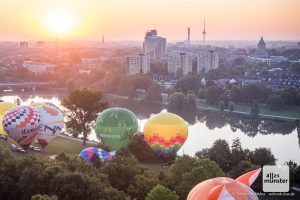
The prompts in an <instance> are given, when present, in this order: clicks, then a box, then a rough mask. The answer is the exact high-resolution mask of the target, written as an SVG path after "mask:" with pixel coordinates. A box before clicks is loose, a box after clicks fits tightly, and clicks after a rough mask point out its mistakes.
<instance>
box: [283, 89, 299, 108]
mask: <svg viewBox="0 0 300 200" xmlns="http://www.w3.org/2000/svg"><path fill="white" fill-rule="evenodd" d="M280 97H281V99H282V100H283V102H284V104H285V105H287V106H293V105H297V92H296V90H295V89H294V88H288V89H285V90H283V91H282V92H281V93H280Z"/></svg>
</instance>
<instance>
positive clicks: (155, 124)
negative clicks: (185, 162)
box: [144, 112, 188, 157]
mask: <svg viewBox="0 0 300 200" xmlns="http://www.w3.org/2000/svg"><path fill="white" fill-rule="evenodd" d="M187 136H188V125H187V123H186V122H185V121H184V120H183V119H182V118H181V117H179V116H178V115H175V114H173V113H169V112H161V113H158V114H156V115H153V116H151V117H150V118H149V119H148V120H147V122H146V124H145V126H144V138H145V140H146V142H147V143H148V144H149V145H150V147H151V148H152V149H153V150H154V151H155V152H157V153H159V154H161V155H162V156H164V157H168V156H170V155H172V154H176V152H177V151H178V150H179V149H180V148H181V146H182V145H183V144H184V142H185V140H186V138H187Z"/></svg>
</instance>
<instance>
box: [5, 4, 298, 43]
mask: <svg viewBox="0 0 300 200" xmlns="http://www.w3.org/2000/svg"><path fill="white" fill-rule="evenodd" d="M0 3H1V8H0V13H1V14H0V16H1V18H0V27H1V32H0V39H1V40H2V41H3V40H52V39H54V38H60V39H62V40H100V39H101V38H99V34H104V35H105V38H106V40H107V41H111V40H139V41H141V40H143V36H144V34H145V32H146V31H147V30H151V29H157V31H158V33H159V35H161V36H162V37H166V38H167V39H168V40H181V41H182V40H186V39H187V34H186V30H187V28H188V27H190V30H191V31H190V35H191V42H193V41H201V40H202V37H203V35H202V31H203V20H204V18H205V21H206V31H207V34H206V40H207V41H211V40H257V38H259V37H260V36H263V37H264V38H266V39H267V40H299V39H300V13H299V12H298V8H299V7H300V2H299V1H297V0H287V1H280V0H273V1H271V0H261V1H250V0H246V1H243V2H241V1H237V0H228V1H226V2H225V1H217V0H212V1H202V0H201V1H195V0H187V1H184V2H182V1H170V0H166V1H158V0H153V1H142V2H141V1H138V0H127V1H114V2H110V1H104V0H90V1H88V2H87V1H83V0H79V1H76V2H74V1H70V0H65V1H58V0H53V1H38V0H27V1H26V2H25V1H20V0H12V1H9V2H8V1H4V0H0ZM12 10H14V12H12ZM57 24H58V25H57Z"/></svg>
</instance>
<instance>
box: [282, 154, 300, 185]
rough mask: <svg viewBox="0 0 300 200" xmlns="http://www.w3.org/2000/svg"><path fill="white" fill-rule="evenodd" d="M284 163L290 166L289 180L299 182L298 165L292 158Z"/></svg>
mask: <svg viewBox="0 0 300 200" xmlns="http://www.w3.org/2000/svg"><path fill="white" fill-rule="evenodd" d="M285 165H287V166H289V168H290V177H291V180H290V182H291V183H292V184H293V183H297V184H299V183H300V165H298V164H297V163H295V162H294V161H293V160H290V161H288V162H286V163H285Z"/></svg>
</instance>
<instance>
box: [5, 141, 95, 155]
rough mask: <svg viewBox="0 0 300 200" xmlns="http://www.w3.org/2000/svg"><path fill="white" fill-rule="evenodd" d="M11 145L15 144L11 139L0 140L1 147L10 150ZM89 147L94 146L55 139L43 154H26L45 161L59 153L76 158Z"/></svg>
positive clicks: (32, 152)
mask: <svg viewBox="0 0 300 200" xmlns="http://www.w3.org/2000/svg"><path fill="white" fill-rule="evenodd" d="M12 143H14V144H16V142H14V141H13V140H11V139H8V141H3V140H0V146H1V147H7V148H10V145H11V144H12ZM33 146H38V145H37V144H35V143H33ZM90 146H95V145H91V144H87V145H86V146H83V145H82V142H79V141H75V140H71V139H67V138H63V137H57V138H55V139H54V140H53V141H52V142H51V143H50V144H49V145H48V146H47V147H46V149H45V151H44V152H43V153H40V152H35V151H29V152H28V153H27V154H29V155H30V154H31V155H35V156H37V157H40V158H45V159H48V158H49V156H51V155H57V154H59V153H60V152H64V153H65V154H66V155H68V156H77V155H78V154H79V153H80V151H81V150H82V149H84V148H86V147H90ZM12 152H14V151H12ZM14 153H15V155H17V156H19V155H23V153H20V152H14Z"/></svg>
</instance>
